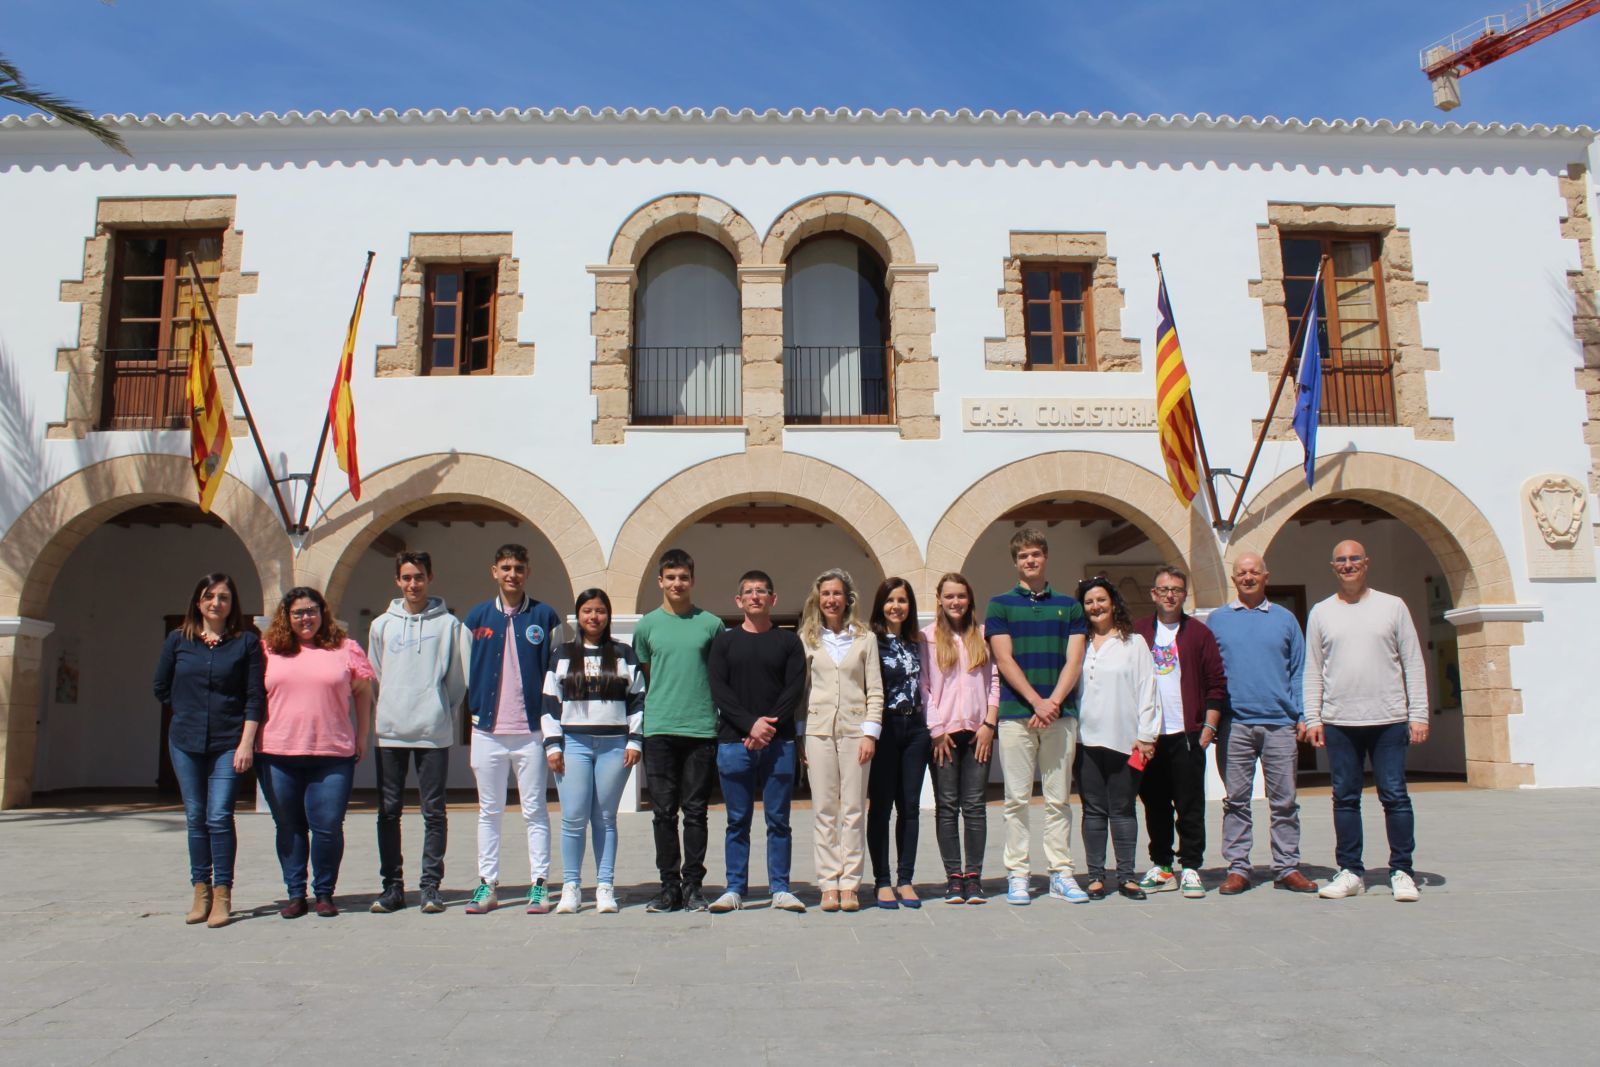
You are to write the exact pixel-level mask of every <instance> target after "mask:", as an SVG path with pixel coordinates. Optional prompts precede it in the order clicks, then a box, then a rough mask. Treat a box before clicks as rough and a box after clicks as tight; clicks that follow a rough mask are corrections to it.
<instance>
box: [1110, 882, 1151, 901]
mask: <svg viewBox="0 0 1600 1067" xmlns="http://www.w3.org/2000/svg"><path fill="white" fill-rule="evenodd" d="M1117 892H1119V893H1121V894H1122V895H1123V896H1125V897H1127V898H1128V899H1129V900H1148V899H1149V894H1147V893H1146V892H1145V891H1144V890H1143V889H1140V888H1139V883H1138V882H1123V883H1122V884H1121V885H1119V886H1117Z"/></svg>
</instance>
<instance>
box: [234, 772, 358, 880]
mask: <svg viewBox="0 0 1600 1067" xmlns="http://www.w3.org/2000/svg"><path fill="white" fill-rule="evenodd" d="M256 765H257V766H258V767H259V768H260V769H261V775H260V778H261V792H262V793H264V794H266V797H267V807H268V808H270V809H272V821H273V822H274V823H275V824H276V825H277V827H278V863H279V865H280V866H282V867H283V885H284V888H285V889H287V890H288V891H289V898H290V899H291V900H293V899H294V898H295V897H303V896H305V895H306V864H307V862H308V861H309V863H310V864H311V867H312V879H311V892H312V895H313V896H318V897H331V896H333V887H334V885H335V884H336V883H337V882H338V881H339V863H340V861H341V860H343V859H344V810H345V808H346V807H347V806H349V804H350V785H351V782H352V780H353V779H354V778H355V770H356V761H355V758H354V757H353V756H268V755H262V756H261V757H260V758H259V759H258V760H257V761H256Z"/></svg>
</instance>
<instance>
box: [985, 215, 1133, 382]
mask: <svg viewBox="0 0 1600 1067" xmlns="http://www.w3.org/2000/svg"><path fill="white" fill-rule="evenodd" d="M1009 247H1010V254H1009V255H1007V256H1006V258H1005V260H1004V261H1003V262H1002V264H1001V280H1002V285H1001V288H1000V290H999V292H998V293H997V294H996V300H995V303H996V304H997V305H998V306H999V308H1000V312H1001V315H1002V316H1003V317H1004V320H1005V332H1006V333H1005V336H1004V337H985V338H984V339H983V365H984V369H986V370H1006V371H1025V370H1027V369H1028V356H1027V329H1026V321H1025V319H1024V314H1023V305H1024V302H1025V301H1024V300H1023V296H1022V270H1023V266H1024V264H1033V263H1037V264H1040V265H1045V264H1051V265H1055V264H1060V265H1063V266H1066V265H1076V264H1085V265H1088V266H1090V267H1091V268H1092V269H1091V271H1090V281H1091V285H1092V288H1091V290H1090V292H1091V293H1092V296H1093V299H1092V301H1091V302H1090V309H1089V317H1090V325H1091V326H1093V327H1094V335H1093V337H1092V338H1091V339H1090V342H1089V343H1090V346H1091V348H1090V359H1089V361H1088V362H1087V363H1086V364H1084V365H1083V366H1081V367H1062V368H1053V369H1052V371H1051V373H1054V372H1055V371H1056V370H1059V371H1061V372H1065V373H1072V374H1093V373H1097V372H1102V371H1103V372H1106V373H1109V374H1121V373H1127V372H1138V371H1141V370H1143V369H1144V360H1143V356H1142V355H1141V346H1140V344H1139V339H1138V338H1137V337H1124V336H1122V309H1123V307H1125V306H1126V304H1127V294H1126V293H1125V292H1124V291H1123V290H1122V288H1121V287H1120V286H1119V285H1118V282H1117V260H1116V257H1115V256H1112V255H1108V254H1107V240H1106V235H1105V233H1104V232H1101V231H1092V230H1084V231H1042V230H1012V231H1011V234H1010V246H1009Z"/></svg>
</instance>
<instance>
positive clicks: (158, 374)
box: [100, 348, 189, 430]
mask: <svg viewBox="0 0 1600 1067" xmlns="http://www.w3.org/2000/svg"><path fill="white" fill-rule="evenodd" d="M188 376H189V350H188V349H187V348H112V349H107V350H106V353H105V387H104V391H103V393H102V395H103V397H104V400H103V402H102V405H101V414H100V429H102V430H181V429H183V428H184V427H185V426H187V425H189V398H188V384H187V379H188Z"/></svg>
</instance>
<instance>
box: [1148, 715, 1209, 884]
mask: <svg viewBox="0 0 1600 1067" xmlns="http://www.w3.org/2000/svg"><path fill="white" fill-rule="evenodd" d="M1139 799H1140V800H1142V801H1144V828H1145V832H1146V833H1148V834H1149V836H1150V862H1151V863H1154V864H1156V865H1158V866H1161V867H1171V866H1172V860H1173V853H1172V831H1173V828H1174V826H1176V828H1177V831H1178V853H1177V859H1178V863H1179V865H1180V866H1183V867H1193V868H1194V869H1195V870H1199V869H1200V864H1201V863H1202V862H1204V860H1205V855H1206V750H1205V749H1203V748H1201V747H1200V734H1199V732H1198V731H1197V732H1195V733H1192V734H1162V735H1161V736H1160V737H1158V738H1157V739H1156V754H1155V755H1154V756H1153V757H1151V759H1150V763H1149V765H1148V766H1146V767H1145V769H1144V774H1143V775H1141V776H1140V778H1139Z"/></svg>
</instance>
